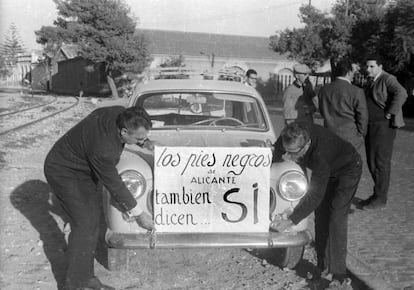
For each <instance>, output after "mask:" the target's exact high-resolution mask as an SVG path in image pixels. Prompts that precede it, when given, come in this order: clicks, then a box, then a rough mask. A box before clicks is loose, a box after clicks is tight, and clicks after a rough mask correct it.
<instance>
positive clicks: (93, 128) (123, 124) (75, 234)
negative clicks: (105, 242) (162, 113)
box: [44, 106, 154, 290]
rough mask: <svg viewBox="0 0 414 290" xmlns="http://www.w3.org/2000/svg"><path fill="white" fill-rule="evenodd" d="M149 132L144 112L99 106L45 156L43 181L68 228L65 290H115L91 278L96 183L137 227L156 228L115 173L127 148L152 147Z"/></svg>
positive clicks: (98, 211)
mask: <svg viewBox="0 0 414 290" xmlns="http://www.w3.org/2000/svg"><path fill="white" fill-rule="evenodd" d="M150 128H151V119H150V117H149V115H148V114H147V112H146V111H145V110H144V109H142V108H137V107H132V108H128V109H125V108H124V107H121V106H114V107H105V108H100V109H97V110H95V111H93V112H92V113H91V114H90V115H88V116H87V117H86V118H85V119H83V120H82V121H80V122H79V123H78V124H77V125H75V126H74V127H73V128H72V129H70V130H69V131H68V132H67V133H66V134H65V135H63V136H62V137H61V138H60V139H59V140H58V141H57V142H56V143H55V145H54V146H53V147H52V149H51V150H50V152H49V154H48V155H47V157H46V161H45V165H44V173H45V176H46V179H47V181H48V183H49V185H50V187H51V188H52V191H53V193H54V194H55V195H56V197H57V199H58V200H59V201H60V203H61V206H62V208H63V210H64V211H65V213H66V214H67V216H68V217H69V223H70V226H71V232H70V235H69V241H68V247H67V250H66V258H67V270H66V278H65V281H64V289H67V290H70V289H115V288H113V287H110V286H107V285H104V284H102V283H101V282H100V281H99V280H98V278H96V277H95V276H94V255H95V254H94V253H95V248H96V246H97V243H98V237H99V225H100V217H101V211H102V192H101V191H100V190H99V186H98V183H100V184H102V185H103V186H105V187H106V188H107V189H108V191H109V192H110V194H111V196H112V198H113V199H114V200H116V201H117V202H118V204H119V205H120V207H121V208H123V210H124V211H125V213H126V214H128V215H130V216H134V217H136V220H137V223H138V224H139V225H140V226H141V227H143V228H145V229H148V230H152V229H153V228H154V223H153V221H152V218H151V216H149V215H148V214H147V213H145V212H143V211H142V209H141V208H139V206H138V205H137V202H136V200H135V199H134V197H133V196H132V194H131V193H130V191H129V190H128V188H127V187H126V186H125V185H124V183H123V182H122V180H121V177H120V176H119V175H118V172H117V170H116V164H117V163H118V162H119V158H120V156H121V153H122V150H123V148H124V145H125V144H137V145H138V146H141V147H148V146H149V147H152V146H150V145H151V144H150V143H151V142H150V141H148V138H147V134H148V131H149V130H150Z"/></svg>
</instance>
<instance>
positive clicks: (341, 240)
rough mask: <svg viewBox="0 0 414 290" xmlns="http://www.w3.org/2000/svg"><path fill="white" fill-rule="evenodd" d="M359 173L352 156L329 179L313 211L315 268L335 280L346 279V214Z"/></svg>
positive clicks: (357, 161) (359, 166) (358, 159)
mask: <svg viewBox="0 0 414 290" xmlns="http://www.w3.org/2000/svg"><path fill="white" fill-rule="evenodd" d="M361 173H362V161H361V157H360V155H359V154H357V153H355V155H354V156H353V158H352V161H351V162H350V163H349V164H348V165H347V166H346V167H345V168H343V169H342V170H340V171H339V172H336V173H335V175H333V176H331V177H330V179H329V181H328V186H327V188H326V193H325V197H324V199H323V200H322V203H321V204H320V205H319V206H318V208H317V209H316V210H315V244H316V254H317V259H318V268H319V269H320V270H321V271H323V270H325V269H327V270H328V271H329V273H332V274H334V275H336V276H338V277H342V276H343V277H344V276H345V275H346V251H347V243H348V241H347V239H348V213H349V209H350V207H351V202H352V199H353V197H354V196H355V193H356V190H357V188H358V183H359V180H360V179H361Z"/></svg>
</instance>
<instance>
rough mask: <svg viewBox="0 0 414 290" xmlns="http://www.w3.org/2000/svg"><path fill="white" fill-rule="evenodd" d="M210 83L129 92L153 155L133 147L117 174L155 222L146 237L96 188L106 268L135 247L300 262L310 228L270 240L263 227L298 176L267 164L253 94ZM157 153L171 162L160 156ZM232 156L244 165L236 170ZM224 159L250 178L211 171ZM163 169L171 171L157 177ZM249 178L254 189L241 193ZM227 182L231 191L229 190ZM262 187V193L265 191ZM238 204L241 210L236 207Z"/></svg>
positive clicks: (287, 199)
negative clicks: (101, 204)
mask: <svg viewBox="0 0 414 290" xmlns="http://www.w3.org/2000/svg"><path fill="white" fill-rule="evenodd" d="M209 78H210V79H211V78H213V80H206V78H205V77H204V76H200V77H199V79H198V80H195V79H192V78H191V77H189V78H188V79H181V78H178V79H177V78H175V79H174V78H171V77H170V76H169V77H168V79H164V78H162V77H158V78H157V79H155V80H150V81H148V82H147V83H145V84H142V85H137V86H136V87H135V91H134V93H133V95H132V96H131V98H130V100H129V104H128V106H129V107H133V106H142V107H143V108H145V109H146V110H147V111H148V113H149V114H150V116H151V119H152V123H153V128H152V130H151V131H150V134H149V139H150V140H153V141H156V142H157V143H159V146H157V147H156V150H155V155H154V153H153V152H151V151H148V150H146V149H141V148H140V147H138V146H136V145H126V146H125V150H124V152H123V154H122V155H121V159H120V162H119V164H118V165H117V169H118V171H119V174H120V176H121V178H122V180H123V182H124V183H125V184H126V185H127V187H128V188H129V189H130V191H131V193H133V195H134V197H135V198H136V200H137V201H138V204H139V205H140V206H141V207H142V208H143V209H144V210H145V211H146V212H148V213H149V214H151V215H153V216H154V221H155V224H156V231H155V232H152V233H149V232H147V231H146V230H144V229H143V228H140V227H139V226H138V225H137V223H136V222H135V221H134V220H130V219H128V217H127V216H125V215H123V214H122V212H121V211H120V210H118V207H117V204H116V203H115V201H114V200H112V199H111V198H110V195H109V193H108V192H107V191H106V190H105V189H104V192H105V197H106V198H105V213H106V217H107V222H108V231H107V234H106V241H107V244H108V245H109V266H110V268H111V269H117V268H119V267H122V265H123V263H125V257H126V255H127V251H126V249H140V248H141V249H142V248H154V249H157V248H186V247H188V248H197V247H216V248H222V247H241V248H282V249H284V259H283V261H281V264H280V266H282V267H289V268H293V267H295V266H296V265H297V263H298V262H299V261H300V259H301V258H302V255H303V250H304V246H305V245H306V244H307V243H309V241H310V239H311V236H310V234H309V232H308V230H307V223H308V220H307V219H304V220H303V221H302V222H300V223H299V224H298V225H296V226H295V227H294V232H290V233H278V232H274V231H271V230H270V229H269V225H270V222H271V220H272V219H273V218H283V217H286V214H287V213H288V212H289V211H291V210H293V208H294V207H295V206H296V205H297V204H298V203H299V202H300V200H301V199H302V198H303V197H304V196H305V194H306V192H307V187H308V182H307V178H306V176H305V174H304V173H303V171H302V169H301V168H300V167H299V166H298V165H297V164H295V163H293V162H289V161H286V162H283V163H275V164H273V165H272V164H271V148H272V145H273V144H274V142H275V141H276V134H275V132H274V129H273V126H272V123H271V120H270V117H269V113H268V111H267V109H266V106H265V103H264V102H263V99H262V98H261V96H260V95H259V94H258V93H257V91H256V90H255V89H253V88H252V87H250V86H246V85H244V84H242V83H241V82H237V81H228V79H229V78H230V79H231V80H233V79H237V76H235V77H234V78H231V77H229V76H228V75H226V77H225V79H227V80H226V81H225V80H218V79H223V77H220V74H219V75H218V76H216V77H211V76H210V77H209ZM214 78H215V79H214ZM165 152H171V155H168V157H165V156H167V153H165ZM194 152H196V153H199V154H198V155H197V156H198V159H193V160H192V161H191V163H190V162H189V160H190V159H188V158H191V157H192V155H191V154H192V153H194ZM239 152H245V155H244V156H248V157H246V158H245V159H244V161H242V159H241V158H239V157H240V156H241V155H238V153H239ZM163 154H164V155H163ZM189 154H190V157H189ZM177 156H179V158H181V159H179V161H183V160H185V158H187V163H186V164H187V165H188V164H190V165H189V166H188V167H186V168H184V169H183V167H179V166H177V167H174V163H173V162H174V161H176V162H177V163H178V162H179V161H177V159H174V157H177ZM186 156H187V157H186ZM194 156H195V155H194ZM222 156H225V157H226V156H227V157H228V156H232V158H233V159H231V161H230V159H229V160H227V163H223V164H222V165H226V166H232V165H234V166H236V165H237V166H239V165H243V164H244V165H245V166H246V167H252V168H250V169H251V171H249V172H250V173H248V174H244V173H247V170H250V169H246V172H244V173H243V174H244V175H243V174H242V171H243V170H244V167H238V168H239V169H240V168H242V169H243V170H241V169H240V170H239V171H240V172H236V173H234V172H232V173H230V171H232V170H227V169H226V168H224V169H225V170H224V171H223V168H221V167H217V169H216V167H209V166H212V164H213V163H219V162H218V160H219V159H220V158H221V157H222ZM236 156H238V157H236ZM164 163H165V164H164ZM242 163H243V164H242ZM160 164H161V165H162V166H161V165H160ZM169 164H173V166H171V167H169V168H163V166H167V165H169ZM260 165H267V166H268V168H267V172H268V173H267V174H268V175H267V176H268V177H266V174H265V173H263V175H262V173H261V172H262V171H256V170H255V168H253V167H255V166H257V167H260ZM203 166H204V167H203ZM222 167H223V166H222ZM224 167H225V166H224ZM209 168H211V169H210V170H207V169H209ZM204 169H206V170H205V171H203V170H204ZM181 170H182V171H181ZM184 170H185V173H183V172H184ZM220 170H221V171H220ZM226 170H227V171H226ZM264 170H265V171H263V172H266V169H264ZM179 171H181V172H179ZM234 171H236V170H234ZM220 172H221V173H223V172H225V173H226V174H225V175H223V174H220ZM240 176H243V178H240ZM233 177H234V178H235V179H232V178H233ZM237 178H238V179H237ZM255 178H257V180H260V182H257V183H255V182H253V184H252V185H251V186H248V187H247V186H243V184H244V183H245V182H249V180H253V181H254V180H256V179H255ZM220 180H221V181H222V182H220ZM229 180H232V181H233V183H234V184H233V185H229V184H228V183H231V182H229ZM263 184H267V185H266V186H267V187H265V188H266V189H265V190H263V186H265V185H263ZM228 186H230V187H233V188H230V189H229V187H228ZM177 188H178V189H179V190H176V189H177ZM181 188H182V191H181ZM163 189H165V190H169V193H165V191H163ZM261 190H262V191H261ZM198 193H200V194H198ZM206 193H207V195H206ZM258 193H259V194H258ZM184 195H185V196H184ZM246 195H247V196H248V199H249V201H248V202H247V201H245V200H244V199H243V198H244V197H245V196H246ZM253 197H254V198H253ZM188 198H193V205H192V206H188V205H185V200H184V199H187V201H188ZM172 199H174V202H172V201H171V200H172ZM160 206H162V207H161V208H160ZM163 210H164V212H163ZM166 211H168V216H167V214H166ZM161 215H162V216H161ZM162 218H165V219H164V220H162ZM189 218H190V219H191V220H190V221H188V219H189ZM193 218H194V220H196V221H194V220H193ZM165 220H168V221H169V222H166V221H165ZM198 221H202V222H198Z"/></svg>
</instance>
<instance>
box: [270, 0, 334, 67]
mask: <svg viewBox="0 0 414 290" xmlns="http://www.w3.org/2000/svg"><path fill="white" fill-rule="evenodd" d="M299 13H300V15H299V16H300V19H301V22H302V23H304V24H305V27H304V28H298V29H295V28H294V29H292V30H291V29H285V30H284V31H279V32H278V33H276V34H275V35H273V36H271V37H270V47H271V48H272V49H273V50H274V51H275V52H278V53H282V54H284V53H287V54H288V58H290V59H295V60H297V61H298V62H300V63H305V64H307V65H308V66H310V67H311V68H315V67H316V66H317V65H318V64H321V63H323V62H324V61H325V60H326V59H327V58H328V55H327V51H326V49H325V48H324V43H323V42H324V40H323V37H322V36H323V30H325V29H326V28H327V27H329V26H330V19H329V18H328V17H327V15H326V14H325V13H323V12H321V11H320V10H318V9H316V8H315V7H313V6H310V5H306V6H302V7H300V9H299Z"/></svg>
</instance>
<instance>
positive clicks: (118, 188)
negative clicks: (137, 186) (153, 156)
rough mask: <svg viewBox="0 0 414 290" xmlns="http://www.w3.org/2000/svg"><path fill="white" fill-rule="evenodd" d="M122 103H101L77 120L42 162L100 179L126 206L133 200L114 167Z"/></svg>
mask: <svg viewBox="0 0 414 290" xmlns="http://www.w3.org/2000/svg"><path fill="white" fill-rule="evenodd" d="M124 109H125V108H124V107H121V106H114V107H105V108H100V109H97V110H95V111H93V112H92V113H91V114H89V115H88V116H87V117H86V118H85V119H83V120H82V121H80V122H79V123H78V124H77V125H75V126H74V127H73V128H72V129H70V130H69V131H68V132H67V133H66V134H65V135H64V136H62V137H61V138H60V139H59V140H58V141H57V142H56V143H55V145H54V146H53V147H52V149H51V150H50V152H49V154H48V156H47V158H46V161H45V165H46V166H47V165H50V166H54V167H58V168H59V172H58V173H57V174H59V176H62V177H65V176H66V177H72V178H73V176H74V173H75V176H76V177H77V178H78V179H79V180H82V179H85V180H93V181H94V182H95V183H97V182H98V181H101V182H102V184H103V185H104V186H105V187H106V188H107V189H108V191H109V192H110V194H111V196H112V197H113V198H114V199H115V200H116V201H117V202H118V203H119V204H120V205H121V206H123V207H124V208H125V210H130V209H132V208H134V207H135V206H136V204H137V202H136V200H135V199H134V197H133V196H132V194H131V193H130V192H129V190H128V188H127V187H126V186H125V185H124V183H123V182H122V180H121V177H120V176H119V174H118V172H117V170H116V164H117V163H118V162H119V158H120V156H121V153H122V150H123V148H124V144H123V143H122V142H121V139H120V135H119V130H118V128H117V125H116V118H117V116H118V115H119V114H120V113H121V112H122V111H123V110H124Z"/></svg>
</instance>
